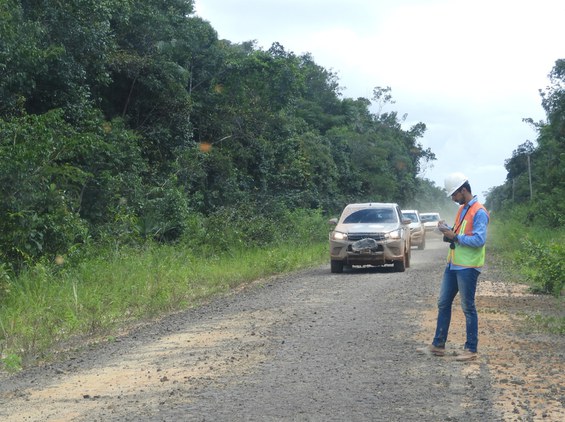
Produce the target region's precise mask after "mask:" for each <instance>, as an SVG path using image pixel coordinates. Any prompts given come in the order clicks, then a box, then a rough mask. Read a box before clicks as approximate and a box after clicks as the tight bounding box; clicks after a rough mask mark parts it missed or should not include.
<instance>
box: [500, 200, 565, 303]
mask: <svg viewBox="0 0 565 422" xmlns="http://www.w3.org/2000/svg"><path fill="white" fill-rule="evenodd" d="M529 212H530V211H529V210H528V209H526V208H518V207H516V208H514V209H512V210H509V211H507V212H505V213H501V214H499V215H498V214H497V215H493V216H491V225H490V226H491V227H490V230H489V232H490V233H489V237H490V245H491V248H492V249H493V251H494V252H495V253H496V254H497V256H498V258H499V259H500V260H501V261H502V263H503V265H504V268H505V270H506V271H509V272H512V274H513V275H514V276H515V277H517V278H519V279H520V280H522V281H525V282H527V283H529V284H530V285H531V288H532V290H533V291H534V292H537V293H547V294H552V295H554V296H556V297H559V296H560V295H562V292H563V289H564V288H565V246H564V244H565V228H563V227H547V226H543V225H540V224H532V223H530V221H529V220H530V216H529Z"/></svg>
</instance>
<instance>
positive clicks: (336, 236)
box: [330, 231, 347, 240]
mask: <svg viewBox="0 0 565 422" xmlns="http://www.w3.org/2000/svg"><path fill="white" fill-rule="evenodd" d="M330 239H331V240H347V233H342V232H336V231H333V232H331V233H330Z"/></svg>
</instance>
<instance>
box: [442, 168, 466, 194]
mask: <svg viewBox="0 0 565 422" xmlns="http://www.w3.org/2000/svg"><path fill="white" fill-rule="evenodd" d="M467 181H468V179H467V177H465V175H464V174H463V173H451V174H450V175H449V176H447V177H446V178H445V190H446V191H447V197H450V196H451V195H453V194H454V193H455V191H456V190H457V189H459V188H460V187H461V186H463V185H464V184H465V182H467Z"/></svg>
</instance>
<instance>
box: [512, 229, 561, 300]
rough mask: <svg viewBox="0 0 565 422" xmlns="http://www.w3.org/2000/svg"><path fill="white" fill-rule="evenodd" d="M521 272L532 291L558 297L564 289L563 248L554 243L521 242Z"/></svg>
mask: <svg viewBox="0 0 565 422" xmlns="http://www.w3.org/2000/svg"><path fill="white" fill-rule="evenodd" d="M519 255H520V256H521V262H522V271H523V272H524V274H525V275H526V278H527V279H528V280H529V281H530V282H531V283H532V284H533V290H534V291H536V292H540V293H550V294H553V295H554V296H559V295H560V294H561V291H562V290H563V288H564V287H565V246H563V244H562V243H557V242H555V241H549V242H534V241H531V240H529V239H524V240H522V243H521V250H520V254H519Z"/></svg>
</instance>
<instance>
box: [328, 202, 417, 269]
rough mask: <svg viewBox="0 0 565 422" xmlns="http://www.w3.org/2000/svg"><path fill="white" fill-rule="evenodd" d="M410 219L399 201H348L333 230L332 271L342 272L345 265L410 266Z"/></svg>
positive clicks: (401, 267) (335, 221) (399, 267)
mask: <svg viewBox="0 0 565 422" xmlns="http://www.w3.org/2000/svg"><path fill="white" fill-rule="evenodd" d="M409 223H410V221H409V220H406V219H404V218H403V217H402V212H401V211H400V207H399V206H398V204H394V203H379V202H371V203H363V204H349V205H347V206H346V207H345V209H344V210H343V212H342V213H341V216H340V217H339V219H337V218H332V219H331V220H330V224H333V225H335V228H334V230H332V231H331V232H330V239H329V240H330V264H331V272H332V273H341V272H343V267H344V266H346V265H347V266H353V265H373V266H381V265H386V264H392V265H394V269H395V270H396V271H405V270H406V268H408V267H409V266H410V228H409V227H408V224H409Z"/></svg>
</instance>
